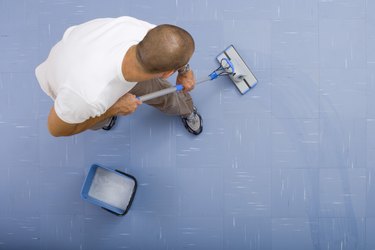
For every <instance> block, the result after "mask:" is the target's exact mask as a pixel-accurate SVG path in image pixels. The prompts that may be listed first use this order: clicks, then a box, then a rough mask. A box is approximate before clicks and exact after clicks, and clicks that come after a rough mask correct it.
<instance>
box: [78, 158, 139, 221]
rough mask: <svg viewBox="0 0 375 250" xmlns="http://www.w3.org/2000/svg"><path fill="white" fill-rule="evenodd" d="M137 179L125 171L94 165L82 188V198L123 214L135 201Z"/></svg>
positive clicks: (117, 213) (115, 212)
mask: <svg viewBox="0 0 375 250" xmlns="http://www.w3.org/2000/svg"><path fill="white" fill-rule="evenodd" d="M136 190H137V180H136V179H135V178H134V177H133V176H131V175H129V174H126V173H124V172H121V171H119V170H117V169H116V170H114V169H110V168H105V167H101V166H98V165H95V164H94V165H92V166H91V168H90V170H89V173H88V174H87V176H86V179H85V182H84V183H83V186H82V190H81V198H82V199H83V200H86V201H88V202H90V203H92V204H94V205H97V206H100V207H102V208H103V209H105V210H107V211H109V212H111V213H113V214H116V215H119V216H123V215H125V214H126V213H127V212H128V211H129V208H130V206H131V204H132V202H133V199H134V196H135V192H136Z"/></svg>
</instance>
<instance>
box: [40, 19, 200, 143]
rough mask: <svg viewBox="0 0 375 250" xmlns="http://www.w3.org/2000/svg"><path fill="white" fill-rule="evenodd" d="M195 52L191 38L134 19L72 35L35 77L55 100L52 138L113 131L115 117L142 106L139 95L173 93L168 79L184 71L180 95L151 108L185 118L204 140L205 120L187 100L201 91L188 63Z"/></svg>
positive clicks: (96, 23) (101, 23) (97, 24)
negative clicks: (167, 89)
mask: <svg viewBox="0 0 375 250" xmlns="http://www.w3.org/2000/svg"><path fill="white" fill-rule="evenodd" d="M194 48H195V47H194V40H193V38H192V37H191V35H190V34H189V33H188V32H187V31H185V30H183V29H181V28H179V27H177V26H173V25H159V26H155V25H152V24H149V23H147V22H144V21H141V20H137V19H135V18H132V17H119V18H101V19H95V20H92V21H89V22H86V23H83V24H81V25H77V26H73V27H70V28H68V29H67V30H66V31H65V33H64V35H63V38H62V40H61V41H59V42H58V43H57V44H56V45H55V46H54V47H53V48H52V50H51V52H50V54H49V56H48V58H47V60H46V61H45V62H43V63H42V64H41V65H39V66H38V67H37V68H36V70H35V74H36V77H37V79H38V81H39V84H40V86H41V88H42V89H43V91H44V92H45V93H46V94H47V95H49V96H50V97H51V98H52V99H53V100H54V105H53V107H52V108H51V111H50V113H49V116H48V129H49V131H50V133H51V134H52V135H53V136H70V135H74V134H77V133H80V132H83V131H85V130H87V129H94V130H96V129H99V128H103V129H105V130H110V129H111V128H112V127H113V125H114V124H115V122H116V118H117V116H119V115H129V114H131V113H133V112H134V111H135V110H136V109H137V107H138V106H139V105H140V104H141V101H140V100H138V99H137V98H136V96H141V95H144V94H148V93H150V92H154V91H157V90H160V89H163V88H167V87H170V86H171V85H170V84H169V83H168V82H167V81H166V80H165V79H167V78H168V77H169V76H171V75H172V74H173V73H174V72H176V71H178V76H177V82H178V83H179V84H182V85H183V86H184V90H183V91H182V92H179V93H173V94H169V95H166V96H163V97H159V98H155V99H153V100H149V101H146V102H145V103H147V104H149V105H152V106H154V107H155V108H157V109H159V110H160V111H162V112H164V113H166V114H171V115H179V116H181V118H182V122H183V124H184V125H185V127H186V128H187V130H188V131H189V132H190V133H192V134H195V135H198V134H200V133H201V132H202V118H201V116H200V115H199V113H198V112H197V109H196V108H195V107H194V105H193V102H192V98H191V96H190V95H189V94H188V92H189V91H190V90H192V89H193V88H194V85H195V79H194V73H193V71H192V70H190V67H189V64H188V62H189V60H190V58H191V56H192V54H193V53H194Z"/></svg>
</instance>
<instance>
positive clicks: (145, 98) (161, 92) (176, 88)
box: [137, 76, 215, 102]
mask: <svg viewBox="0 0 375 250" xmlns="http://www.w3.org/2000/svg"><path fill="white" fill-rule="evenodd" d="M213 79H215V78H212V77H211V76H207V77H206V78H203V79H201V80H199V81H197V82H196V84H200V83H203V82H208V81H210V80H213ZM183 89H184V86H182V85H181V84H177V85H175V86H172V87H170V88H166V89H162V90H159V91H155V92H152V93H150V94H147V95H143V96H139V97H137V98H138V99H139V100H141V101H142V102H145V101H148V100H151V99H154V98H157V97H160V96H163V95H167V94H170V93H173V92H176V91H181V90H183Z"/></svg>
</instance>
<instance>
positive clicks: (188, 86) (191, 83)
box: [176, 70, 195, 93]
mask: <svg viewBox="0 0 375 250" xmlns="http://www.w3.org/2000/svg"><path fill="white" fill-rule="evenodd" d="M176 81H177V83H178V84H181V85H183V86H184V93H187V92H189V91H191V90H193V89H194V87H195V77H194V72H193V71H192V70H189V71H187V72H185V73H184V74H178V76H177V79H176Z"/></svg>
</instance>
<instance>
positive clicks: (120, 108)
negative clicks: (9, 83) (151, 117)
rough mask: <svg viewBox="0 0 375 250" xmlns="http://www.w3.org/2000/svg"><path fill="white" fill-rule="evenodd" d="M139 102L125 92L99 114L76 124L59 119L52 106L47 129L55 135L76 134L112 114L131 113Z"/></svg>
mask: <svg viewBox="0 0 375 250" xmlns="http://www.w3.org/2000/svg"><path fill="white" fill-rule="evenodd" d="M140 104H141V101H139V100H138V99H136V97H135V96H134V95H132V94H125V95H123V96H122V97H121V98H120V99H119V100H118V101H117V102H116V103H115V104H113V106H112V107H110V108H109V109H108V110H107V111H106V112H105V113H104V114H102V115H101V116H98V117H94V118H90V119H88V120H86V121H84V122H82V123H77V124H70V123H66V122H64V121H63V120H61V119H60V118H59V117H58V115H57V114H56V111H55V108H54V107H52V108H51V111H50V113H49V116H48V130H49V132H50V133H51V135H53V136H56V137H58V136H70V135H74V134H78V133H81V132H83V131H85V130H87V129H89V128H91V127H93V126H94V125H95V124H97V123H98V122H101V121H104V120H106V119H108V118H110V117H112V116H115V115H128V114H131V113H133V112H134V111H135V110H136V109H137V107H138V105H140Z"/></svg>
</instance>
